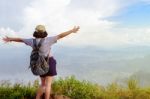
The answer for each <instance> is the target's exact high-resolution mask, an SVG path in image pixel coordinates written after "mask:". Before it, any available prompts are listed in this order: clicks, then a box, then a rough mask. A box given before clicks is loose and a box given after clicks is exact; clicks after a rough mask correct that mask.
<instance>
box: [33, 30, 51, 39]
mask: <svg viewBox="0 0 150 99" xmlns="http://www.w3.org/2000/svg"><path fill="white" fill-rule="evenodd" d="M47 35H48V34H47V32H46V31H45V32H37V31H34V33H33V37H35V38H45V37H47Z"/></svg>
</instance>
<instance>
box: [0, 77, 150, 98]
mask: <svg viewBox="0 0 150 99" xmlns="http://www.w3.org/2000/svg"><path fill="white" fill-rule="evenodd" d="M38 85H39V81H38V80H35V81H34V83H33V84H31V83H28V84H27V85H24V84H21V83H15V84H13V85H12V84H11V83H10V82H9V81H1V84H0V99H33V97H35V94H36V90H37V88H38ZM126 85H127V87H123V86H121V85H118V84H117V83H112V84H109V85H107V86H106V87H104V86H100V85H98V84H93V83H91V82H88V81H80V80H77V79H76V78H75V77H74V76H71V77H67V78H65V79H62V78H59V79H58V80H55V81H54V82H53V84H52V91H53V93H55V94H63V95H66V96H68V97H70V98H71V99H150V87H149V88H141V87H140V86H139V85H138V82H137V80H135V79H129V80H128V82H127V84H126Z"/></svg>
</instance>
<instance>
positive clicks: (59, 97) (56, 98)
mask: <svg viewBox="0 0 150 99" xmlns="http://www.w3.org/2000/svg"><path fill="white" fill-rule="evenodd" d="M42 99H44V94H43V96H42ZM50 99H71V98H69V97H67V96H65V95H56V94H51V98H50Z"/></svg>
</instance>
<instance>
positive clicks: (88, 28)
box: [0, 0, 150, 84]
mask: <svg viewBox="0 0 150 99" xmlns="http://www.w3.org/2000/svg"><path fill="white" fill-rule="evenodd" d="M149 11H150V0H21V1H20V0H13V1H10V0H0V13H1V15H0V38H2V37H4V36H11V37H21V38H32V33H33V32H34V29H35V27H36V25H38V24H43V25H45V26H46V30H47V32H48V33H49V36H52V35H57V34H59V33H61V32H64V31H67V30H70V29H72V28H73V26H80V31H79V32H78V33H76V34H71V35H69V36H67V37H65V38H63V39H61V40H60V41H58V42H57V45H55V46H54V50H53V53H54V55H55V56H56V58H57V60H58V70H59V71H60V72H59V73H60V74H59V75H65V76H66V75H72V74H73V75H76V76H77V77H81V76H80V75H78V74H80V73H81V74H82V78H83V79H88V78H91V80H92V81H96V82H100V83H103V84H104V83H106V82H107V83H108V82H109V81H112V79H120V78H121V79H122V78H126V77H128V76H131V75H136V74H137V75H140V77H141V78H142V77H143V75H144V76H145V75H149V72H150V71H149V70H150V68H149V66H148V64H150V63H149V61H148V60H149V55H150V53H149V50H150V46H149V43H150V18H149V17H150V13H149ZM0 44H1V45H0V47H1V51H0V55H1V57H0V68H3V69H0V70H1V71H0V74H1V75H6V74H7V73H8V74H7V77H5V76H3V77H1V78H0V79H5V78H9V77H10V76H12V75H16V77H19V76H20V74H19V71H20V72H22V75H23V77H24V79H28V77H29V75H31V73H29V72H27V70H25V71H24V69H25V68H26V65H28V62H29V59H28V56H29V55H30V51H31V49H29V48H26V46H25V45H23V44H19V43H8V44H4V42H3V41H2V40H0ZM62 48H64V49H62ZM6 53H9V55H10V56H9V57H7V56H6V55H5V54H6ZM63 56H64V57H66V58H64V57H63ZM70 57H71V58H70ZM16 60H17V61H16ZM5 61H10V62H12V63H9V62H5ZM76 61H77V62H76ZM23 64H24V65H23ZM12 65H15V66H16V67H17V68H18V70H19V71H18V70H16V69H15V68H11V66H12ZM22 65H23V68H21V66H22ZM71 65H72V67H70V66H71ZM3 66H4V67H3ZM62 66H63V67H64V68H62ZM79 66H81V67H82V68H84V70H87V71H89V73H88V75H87V74H86V72H85V71H83V70H81V69H80V67H79ZM92 66H93V67H92ZM134 66H136V67H134ZM8 68H9V71H8ZM92 69H93V70H92ZM145 70H147V72H146V74H143V73H144V72H143V71H145ZM97 75H99V76H97ZM110 75H112V76H110ZM120 75H121V77H120ZM141 75H142V76H141ZM105 78H106V79H105ZM146 79H149V81H150V78H146ZM143 81H144V80H143ZM149 81H148V82H149Z"/></svg>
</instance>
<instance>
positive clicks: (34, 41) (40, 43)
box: [33, 38, 45, 50]
mask: <svg viewBox="0 0 150 99" xmlns="http://www.w3.org/2000/svg"><path fill="white" fill-rule="evenodd" d="M44 40H45V39H44V38H42V39H41V40H40V42H39V43H38V45H37V44H36V39H33V49H37V50H39V48H40V47H41V45H42V43H43V41H44Z"/></svg>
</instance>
